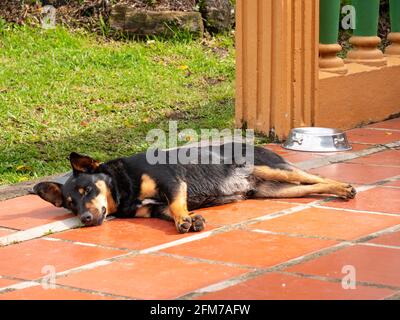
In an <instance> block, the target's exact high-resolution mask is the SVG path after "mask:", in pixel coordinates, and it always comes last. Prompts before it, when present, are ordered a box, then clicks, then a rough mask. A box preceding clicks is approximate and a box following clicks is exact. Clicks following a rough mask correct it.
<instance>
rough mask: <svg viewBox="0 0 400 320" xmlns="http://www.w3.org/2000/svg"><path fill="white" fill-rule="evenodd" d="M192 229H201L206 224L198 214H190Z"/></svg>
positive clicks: (197, 230)
mask: <svg viewBox="0 0 400 320" xmlns="http://www.w3.org/2000/svg"><path fill="white" fill-rule="evenodd" d="M190 217H191V218H192V229H193V231H196V232H199V231H203V230H204V228H205V226H206V220H205V219H204V218H203V217H202V216H201V215H199V214H192V215H191V216H190Z"/></svg>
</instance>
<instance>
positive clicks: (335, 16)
mask: <svg viewBox="0 0 400 320" xmlns="http://www.w3.org/2000/svg"><path fill="white" fill-rule="evenodd" d="M319 14H320V18H319V67H320V69H321V70H323V71H327V72H332V73H340V74H344V73H347V68H346V67H345V65H344V62H343V60H342V59H341V58H339V57H338V56H337V53H338V52H340V51H341V50H342V47H341V46H340V45H339V44H338V33H339V18H340V0H320V3H319Z"/></svg>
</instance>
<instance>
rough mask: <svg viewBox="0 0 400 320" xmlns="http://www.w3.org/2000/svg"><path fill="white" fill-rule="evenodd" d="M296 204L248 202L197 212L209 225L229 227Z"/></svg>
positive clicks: (267, 201) (264, 201)
mask: <svg viewBox="0 0 400 320" xmlns="http://www.w3.org/2000/svg"><path fill="white" fill-rule="evenodd" d="M294 206H295V204H289V203H284V202H277V201H272V200H246V201H240V202H236V203H232V204H228V205H223V206H218V207H211V208H205V209H201V210H196V212H197V213H199V214H201V215H202V216H203V217H204V218H205V219H206V223H207V224H212V225H228V224H235V223H239V222H242V221H246V220H250V219H252V218H256V217H261V216H264V215H267V214H271V213H274V212H279V211H281V210H285V209H289V208H291V207H294Z"/></svg>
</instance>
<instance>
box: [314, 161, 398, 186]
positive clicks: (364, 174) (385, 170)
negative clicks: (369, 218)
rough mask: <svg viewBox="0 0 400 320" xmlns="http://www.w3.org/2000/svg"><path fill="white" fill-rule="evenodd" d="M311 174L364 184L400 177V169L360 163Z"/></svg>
mask: <svg viewBox="0 0 400 320" xmlns="http://www.w3.org/2000/svg"><path fill="white" fill-rule="evenodd" d="M310 172H312V173H315V174H318V175H320V176H323V177H326V178H330V179H335V180H338V181H342V182H351V183H359V184H364V183H374V182H377V181H380V180H383V179H387V178H391V177H394V176H397V175H400V168H398V167H378V166H369V165H364V164H358V163H336V164H331V165H329V166H325V167H321V168H317V169H312V170H310Z"/></svg>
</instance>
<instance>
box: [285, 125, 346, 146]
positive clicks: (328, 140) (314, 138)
mask: <svg viewBox="0 0 400 320" xmlns="http://www.w3.org/2000/svg"><path fill="white" fill-rule="evenodd" d="M283 147H284V148H285V149H289V150H296V151H309V152H338V151H347V150H351V146H350V144H349V142H348V140H347V136H346V134H345V133H344V132H343V131H341V130H337V129H331V128H319V127H305V128H295V129H292V130H291V131H290V133H289V136H288V138H287V140H286V141H285V143H284V144H283Z"/></svg>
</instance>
